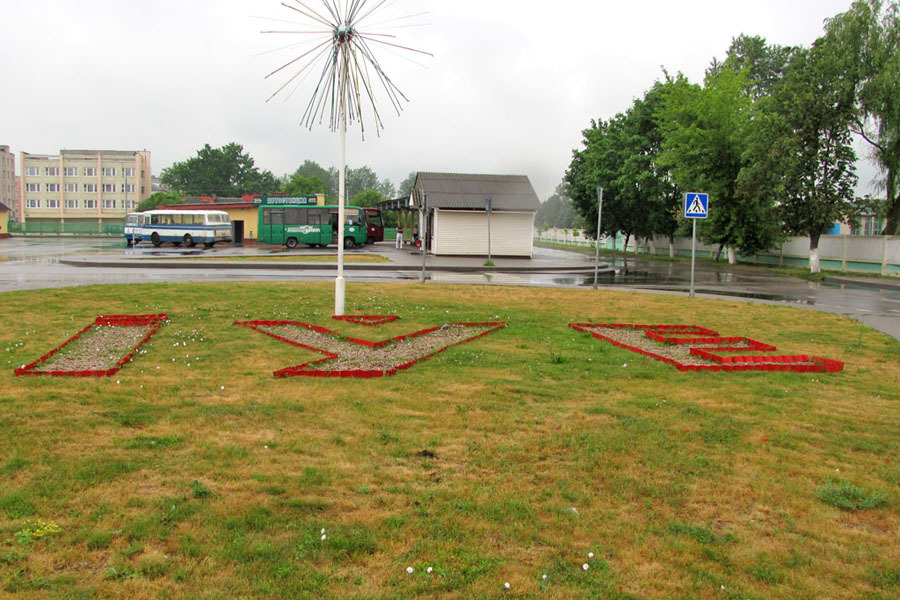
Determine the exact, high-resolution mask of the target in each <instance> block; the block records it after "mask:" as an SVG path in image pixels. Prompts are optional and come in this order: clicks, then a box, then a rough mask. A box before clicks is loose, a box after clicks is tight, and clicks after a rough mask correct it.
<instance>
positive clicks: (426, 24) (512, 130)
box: [0, 0, 874, 200]
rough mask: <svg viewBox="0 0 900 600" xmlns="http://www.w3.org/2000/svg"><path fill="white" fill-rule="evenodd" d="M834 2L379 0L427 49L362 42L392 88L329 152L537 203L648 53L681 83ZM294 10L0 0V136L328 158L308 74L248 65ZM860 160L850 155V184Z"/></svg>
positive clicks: (642, 83)
mask: <svg viewBox="0 0 900 600" xmlns="http://www.w3.org/2000/svg"><path fill="white" fill-rule="evenodd" d="M285 1H286V2H291V1H292V0H285ZM369 1H370V4H372V3H373V0H369ZM309 2H310V3H311V4H313V5H315V6H320V0H309ZM849 5H850V0H753V1H749V0H742V1H734V0H681V1H680V2H672V1H671V0H643V1H626V2H607V1H597V0H554V1H552V2H542V3H536V2H524V1H522V0H420V1H415V0H397V1H396V2H394V3H393V5H392V6H388V7H387V8H386V9H384V10H383V11H382V12H384V13H385V15H386V16H394V15H397V14H401V15H415V14H418V13H422V12H424V13H426V14H425V15H424V16H419V17H415V18H413V19H411V22H413V23H414V24H417V26H416V27H407V28H395V29H388V28H387V27H386V26H385V27H376V28H375V29H377V30H379V31H383V32H389V33H393V34H396V35H397V43H400V44H405V45H410V46H412V47H414V48H417V49H421V50H425V51H428V52H431V53H433V55H434V57H433V58H427V57H426V58H421V57H417V56H415V55H412V54H410V53H402V55H397V54H396V53H392V52H381V53H380V54H379V55H378V56H379V58H380V59H381V60H382V61H383V63H384V68H385V70H386V71H387V73H388V75H389V76H390V77H391V78H392V79H393V80H394V82H395V83H396V84H397V85H398V86H399V87H400V89H401V90H402V91H403V92H404V93H405V94H406V96H407V97H408V98H409V100H410V102H409V103H407V104H405V105H404V110H403V112H402V113H401V114H400V115H399V116H397V114H396V113H393V112H392V111H391V109H390V106H389V104H388V103H387V102H383V101H382V102H379V107H380V109H381V111H382V113H383V115H384V121H385V129H384V130H383V131H382V132H381V136H380V137H376V136H375V135H374V131H370V132H369V134H367V136H366V140H365V141H364V142H363V141H362V140H361V139H360V133H359V130H358V129H356V130H352V131H351V132H350V133H349V134H348V137H347V142H348V144H347V163H348V165H349V166H351V167H359V166H362V165H368V166H369V167H371V168H372V169H373V170H375V172H376V173H378V175H379V176H380V177H382V178H384V177H387V178H389V179H391V180H392V181H393V182H394V183H395V184H398V183H399V182H400V181H401V180H402V179H404V178H405V177H406V175H407V174H408V173H409V172H411V171H453V172H477V173H499V174H524V175H528V176H529V177H530V179H531V181H532V183H533V184H534V187H535V190H536V191H537V193H538V196H539V197H540V198H541V199H542V200H544V199H546V198H547V197H548V196H549V195H550V194H551V193H552V192H553V190H554V188H555V187H556V185H557V184H558V183H559V182H560V181H561V179H562V176H563V174H564V172H565V169H566V167H567V166H568V164H569V162H570V160H571V156H572V150H573V149H575V148H578V147H579V145H580V143H581V131H582V130H583V129H585V128H586V127H588V126H589V124H590V120H591V119H592V118H598V119H603V118H608V117H610V116H612V115H613V114H615V113H616V112H619V111H623V110H625V109H627V108H628V106H629V105H630V104H631V101H632V100H633V99H634V98H635V97H639V96H641V95H642V94H643V93H644V91H645V90H646V89H647V88H649V87H650V86H651V85H652V83H653V82H654V80H656V79H658V78H660V77H661V76H662V68H665V69H667V70H668V71H670V72H672V73H675V72H678V71H681V72H683V73H685V74H686V75H687V76H688V77H689V78H690V79H691V80H692V81H696V82H699V81H701V80H702V77H703V71H704V69H705V68H706V67H707V66H708V64H709V62H710V61H711V60H712V58H713V57H719V58H723V57H724V56H725V53H726V50H727V49H728V46H729V44H730V42H731V39H732V38H733V37H736V36H738V35H740V34H741V33H744V34H747V35H760V36H763V37H765V38H766V39H767V40H768V42H769V43H775V44H782V45H793V44H803V45H809V44H810V43H811V42H812V41H813V40H815V38H816V37H818V36H819V35H821V33H822V28H823V21H824V19H826V18H828V17H831V16H833V15H835V14H837V13H839V12H842V11H844V10H846V9H847V8H848V7H849ZM294 16H295V13H292V12H291V11H289V10H288V9H286V8H284V7H282V6H281V4H280V2H279V1H278V0H252V1H251V0H154V1H152V2H122V1H121V0H77V1H76V0H41V1H40V2H23V1H21V0H0V41H2V44H3V51H2V52H0V81H2V82H3V83H2V92H0V144H6V145H9V146H10V147H11V150H13V151H14V152H17V153H18V152H19V151H25V152H31V153H37V154H55V153H57V152H58V151H59V150H60V149H61V148H89V149H121V150H139V149H148V150H150V151H151V152H152V164H153V171H154V173H155V174H159V172H160V171H161V170H162V169H163V168H164V167H167V166H169V165H171V164H172V163H173V162H176V161H181V160H185V159H187V158H189V157H190V156H193V155H194V154H195V152H196V151H197V149H199V148H200V147H202V146H203V144H205V143H209V144H211V145H213V146H221V145H223V144H226V143H229V142H232V141H234V142H238V143H240V144H242V145H243V146H244V148H245V150H246V151H248V152H249V153H250V154H251V155H252V156H253V157H254V159H255V160H256V164H257V166H259V167H260V168H263V169H269V170H271V171H272V172H274V173H275V174H276V175H281V174H283V173H288V172H292V171H293V170H294V169H296V168H297V166H299V165H300V164H301V163H302V162H303V161H304V160H306V159H310V160H314V161H316V162H318V163H319V164H321V165H323V166H326V167H327V166H331V165H336V164H337V162H338V137H337V135H336V134H334V133H332V132H331V131H330V130H329V129H328V126H327V123H325V124H324V125H321V126H316V127H314V129H313V130H312V131H309V130H307V129H305V128H303V127H301V126H300V124H299V121H300V117H301V115H302V113H303V110H304V108H305V106H306V102H307V101H308V99H309V96H310V94H311V93H312V87H313V83H312V82H311V81H306V82H304V83H303V84H301V85H300V87H299V88H298V89H297V90H296V91H295V92H294V93H293V95H292V96H288V94H280V95H279V96H276V97H275V99H274V100H272V101H271V102H268V103H267V102H266V99H267V98H268V97H269V96H270V95H271V94H272V93H273V92H274V91H275V90H276V89H277V88H278V87H279V86H280V85H281V83H283V82H284V78H281V79H278V78H273V79H268V80H267V79H264V77H265V75H266V74H268V73H269V72H270V71H272V70H274V69H276V68H278V67H279V66H281V65H282V64H283V63H284V62H286V61H287V60H290V59H291V58H293V57H295V56H296V55H297V54H298V53H299V50H296V49H293V50H286V51H277V49H278V48H280V47H282V46H285V45H287V44H290V43H293V42H295V41H300V40H299V39H298V36H283V35H272V34H266V35H264V34H262V33H260V32H261V31H262V30H266V29H272V28H276V29H278V28H292V27H293V28H296V27H297V26H291V25H286V24H283V23H278V22H276V21H272V20H271V19H293V18H294ZM260 17H264V18H260ZM267 19H270V20H267ZM377 21H379V19H373V21H372V24H373V25H376V24H378V23H377ZM410 58H412V59H414V60H409V59H410ZM289 89H290V88H289ZM17 162H18V161H17ZM18 166H19V165H18V164H17V169H18ZM873 173H874V171H873V169H872V168H871V167H870V166H869V165H868V163H866V164H863V165H861V168H860V179H861V181H860V184H861V185H866V184H868V182H869V180H870V179H871V177H872V175H873Z"/></svg>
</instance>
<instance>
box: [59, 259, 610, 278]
mask: <svg viewBox="0 0 900 600" xmlns="http://www.w3.org/2000/svg"><path fill="white" fill-rule="evenodd" d="M59 263H60V264H63V265H68V266H72V267H94V268H111V269H123V268H124V269H217V270H233V269H240V270H248V269H250V270H261V271H334V270H335V269H336V268H337V264H336V263H282V262H279V263H265V262H245V263H242V262H224V261H223V262H207V261H202V262H201V261H196V262H192V261H184V260H179V261H163V260H153V261H147V260H142V261H122V260H120V261H91V260H72V259H60V261H59ZM344 270H345V271H411V272H421V271H422V266H421V265H398V264H393V263H344ZM426 270H427V271H432V272H434V271H440V272H448V273H572V274H582V273H593V272H594V266H593V265H584V266H572V265H569V266H552V265H551V266H543V267H535V266H528V267H517V266H499V265H495V266H493V267H485V266H481V265H478V266H476V265H473V266H463V265H428V266H427V267H426ZM613 270H614V269H613V268H612V267H610V266H608V265H603V266H601V268H600V272H602V273H606V272H610V271H613Z"/></svg>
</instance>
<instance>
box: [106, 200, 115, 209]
mask: <svg viewBox="0 0 900 600" xmlns="http://www.w3.org/2000/svg"><path fill="white" fill-rule="evenodd" d="M115 207H116V201H115V200H104V201H103V208H112V209H114V208H115Z"/></svg>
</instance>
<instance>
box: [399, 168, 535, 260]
mask: <svg viewBox="0 0 900 600" xmlns="http://www.w3.org/2000/svg"><path fill="white" fill-rule="evenodd" d="M539 206H540V201H539V200H538V197H537V194H536V193H535V191H534V188H533V187H532V186H531V182H530V181H529V180H528V177H527V176H525V175H478V174H466V173H418V174H417V175H416V183H415V185H414V186H413V190H412V193H411V194H410V199H409V205H408V207H409V208H410V209H413V210H419V208H420V207H424V211H422V213H421V214H422V215H423V216H422V218H421V220H420V223H419V226H418V229H419V231H422V230H423V229H424V230H425V231H426V236H425V246H426V248H427V250H428V251H429V252H430V253H432V254H435V255H446V256H488V255H490V256H519V257H527V258H530V257H531V256H532V253H533V251H534V241H533V240H534V234H533V231H534V215H535V213H536V212H537V209H538V207H539ZM425 225H427V227H425Z"/></svg>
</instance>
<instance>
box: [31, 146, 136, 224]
mask: <svg viewBox="0 0 900 600" xmlns="http://www.w3.org/2000/svg"><path fill="white" fill-rule="evenodd" d="M19 168H20V172H21V184H20V190H19V198H18V208H19V211H18V212H19V214H20V215H21V221H22V222H28V221H32V222H58V223H73V222H75V223H77V222H91V223H106V222H114V221H122V220H123V219H124V218H125V213H127V212H129V211H132V210H134V208H135V207H136V206H137V205H138V204H139V203H140V202H141V200H144V199H145V198H147V197H148V196H150V194H151V183H150V181H151V173H150V152H149V151H147V150H140V151H130V150H62V151H60V153H59V154H58V155H49V154H29V153H27V152H20V153H19Z"/></svg>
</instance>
